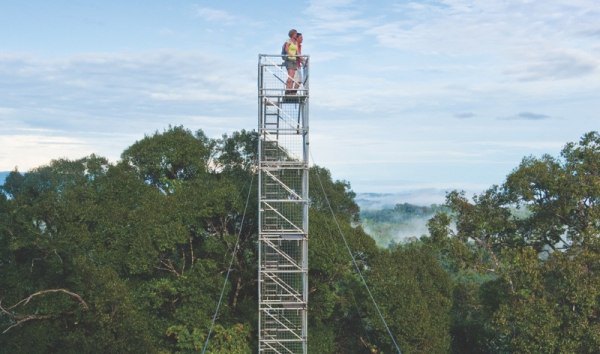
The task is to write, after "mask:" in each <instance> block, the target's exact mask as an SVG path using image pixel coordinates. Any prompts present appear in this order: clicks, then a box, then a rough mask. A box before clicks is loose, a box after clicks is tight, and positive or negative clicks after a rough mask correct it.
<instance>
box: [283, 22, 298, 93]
mask: <svg viewBox="0 0 600 354" xmlns="http://www.w3.org/2000/svg"><path fill="white" fill-rule="evenodd" d="M297 35H298V31H296V30H295V29H291V30H290V31H289V32H288V36H289V37H290V39H289V40H288V41H287V42H285V44H284V52H285V53H286V57H285V68H286V69H287V74H288V77H287V81H286V82H285V94H286V95H290V94H292V93H293V89H294V77H295V76H296V70H297V69H298V63H297V59H298V57H297V55H298V44H297V43H296V36H297Z"/></svg>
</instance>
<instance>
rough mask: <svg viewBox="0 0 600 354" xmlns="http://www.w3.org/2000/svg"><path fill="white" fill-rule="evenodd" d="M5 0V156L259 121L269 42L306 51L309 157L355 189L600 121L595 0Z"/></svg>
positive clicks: (498, 173)
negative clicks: (293, 32) (300, 41)
mask: <svg viewBox="0 0 600 354" xmlns="http://www.w3.org/2000/svg"><path fill="white" fill-rule="evenodd" d="M290 4H292V3H291V2H289V1H286V2H283V1H277V2H275V1H247V0H244V1H167V0H160V1H159V0H153V1H150V0H144V1H142V0H130V1H117V0H114V1H108V0H103V1H100V0H96V1H89V0H85V1H84V0H55V1H45V0H35V1H34V0H29V1H28V0H18V1H17V0H3V1H1V2H0V25H1V28H2V30H1V31H0V171H7V170H12V169H14V168H15V167H18V168H19V170H21V171H26V170H28V169H30V168H33V167H36V166H39V165H42V164H46V163H48V162H49V161H50V160H51V159H56V158H62V157H67V158H79V157H82V156H85V155H88V154H91V153H96V154H98V155H101V156H105V157H108V158H109V159H111V161H116V160H118V158H119V156H120V154H121V152H122V151H123V150H124V149H125V148H126V147H128V146H130V145H131V144H132V143H134V142H135V141H136V140H139V139H141V138H143V137H144V135H145V134H152V133H153V132H155V131H157V130H159V131H162V130H163V129H165V128H167V127H168V126H169V125H183V126H185V127H186V128H189V129H191V130H196V129H202V130H204V131H205V132H206V133H207V134H208V135H209V136H211V137H219V136H220V135H221V134H223V133H230V132H233V131H236V130H241V129H247V130H248V129H250V130H251V129H256V124H257V116H256V115H257V107H256V105H257V101H258V100H257V89H256V72H257V69H256V66H257V57H258V54H259V53H273V54H276V53H278V52H279V51H280V48H281V44H282V43H283V41H284V40H285V39H286V36H287V31H288V30H289V29H290V28H292V27H293V28H297V29H298V30H300V31H301V32H303V33H304V37H305V42H304V50H303V51H304V53H305V54H309V55H311V63H312V67H311V111H310V113H311V116H310V120H311V125H310V128H311V132H310V133H311V148H312V154H313V156H314V159H315V161H314V162H315V163H317V164H319V165H321V166H325V167H328V168H329V169H331V171H332V173H333V176H334V177H335V178H337V179H345V180H348V181H350V182H351V184H352V187H353V189H354V190H355V191H358V192H405V191H410V190H428V189H434V190H444V189H448V188H460V189H466V190H473V191H476V190H482V189H485V188H487V187H489V186H490V185H492V184H498V183H501V182H502V181H503V178H504V176H505V175H506V174H507V173H509V172H510V171H511V170H512V169H513V168H515V167H516V166H517V165H518V163H519V162H520V160H521V158H522V157H523V156H526V155H536V156H539V155H541V154H544V153H549V154H551V155H555V156H556V155H558V153H559V151H560V149H561V147H562V146H563V145H564V144H565V143H566V142H569V141H577V140H578V139H579V137H581V135H582V134H583V133H585V132H587V131H590V130H598V129H599V128H600V21H599V19H600V2H599V1H598V0H565V1H555V0H546V1H533V0H532V1H516V0H513V1H511V0H508V1H507V0H502V1H501V0H488V1H477V0H441V1H435V0H431V1H370V0H365V1H353V0H325V1H324V0H319V1H317V0H315V1H296V2H293V4H294V7H290Z"/></svg>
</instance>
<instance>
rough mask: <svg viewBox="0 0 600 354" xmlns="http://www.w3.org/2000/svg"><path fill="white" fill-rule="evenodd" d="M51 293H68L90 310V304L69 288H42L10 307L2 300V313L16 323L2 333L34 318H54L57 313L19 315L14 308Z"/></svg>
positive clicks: (0, 304)
mask: <svg viewBox="0 0 600 354" xmlns="http://www.w3.org/2000/svg"><path fill="white" fill-rule="evenodd" d="M50 293H63V294H67V295H69V296H70V297H72V298H74V299H75V300H77V302H79V305H80V306H81V307H83V309H84V310H89V306H88V304H87V303H86V302H85V301H84V300H83V298H82V297H81V296H80V295H79V294H76V293H74V292H72V291H69V290H67V289H47V290H41V291H38V292H35V293H33V294H31V295H29V296H27V297H26V298H24V299H22V300H20V301H19V302H17V303H16V304H14V305H12V306H9V307H4V306H3V305H2V301H1V300H0V311H2V313H3V314H4V315H6V316H7V317H9V318H10V319H11V320H12V321H13V322H14V323H13V324H12V325H10V326H9V327H7V328H6V329H5V330H4V331H3V332H2V334H5V333H7V332H8V331H10V330H11V329H13V328H14V327H18V326H20V325H22V324H23V323H25V322H29V321H32V320H44V319H48V318H52V317H54V316H56V315H35V314H34V315H19V314H17V313H15V312H14V311H13V310H14V309H15V308H17V307H19V306H25V305H27V304H28V303H29V302H30V301H31V300H32V299H33V298H34V297H36V296H40V295H45V294H50Z"/></svg>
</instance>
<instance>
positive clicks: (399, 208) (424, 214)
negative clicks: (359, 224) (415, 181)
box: [360, 203, 449, 223]
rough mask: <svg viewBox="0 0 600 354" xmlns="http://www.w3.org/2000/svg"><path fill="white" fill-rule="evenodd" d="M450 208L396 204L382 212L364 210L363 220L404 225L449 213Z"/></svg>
mask: <svg viewBox="0 0 600 354" xmlns="http://www.w3.org/2000/svg"><path fill="white" fill-rule="evenodd" d="M448 211H449V208H448V207H446V206H444V205H436V204H432V205H430V206H418V205H414V204H409V203H401V204H396V205H395V206H394V207H393V208H384V209H380V210H362V211H361V212H360V217H361V219H364V220H369V221H372V222H378V223H382V222H386V223H404V222H406V221H409V220H411V219H423V218H428V217H431V216H433V215H434V214H436V213H438V212H448Z"/></svg>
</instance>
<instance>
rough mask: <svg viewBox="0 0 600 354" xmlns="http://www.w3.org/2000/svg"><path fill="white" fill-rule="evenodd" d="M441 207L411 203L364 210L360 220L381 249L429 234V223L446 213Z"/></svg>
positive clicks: (444, 208)
mask: <svg viewBox="0 0 600 354" xmlns="http://www.w3.org/2000/svg"><path fill="white" fill-rule="evenodd" d="M445 210H446V207H444V206H440V205H435V204H434V205H431V206H418V205H414V204H409V203H402V204H396V205H395V206H394V207H391V208H382V209H377V210H375V209H370V210H362V211H361V213H360V218H361V221H362V226H363V228H364V230H365V231H366V232H367V233H368V234H369V235H370V236H371V237H372V238H373V239H374V240H375V242H376V243H377V245H379V246H380V247H388V246H389V245H390V244H394V243H402V242H405V241H407V240H410V239H412V238H419V237H421V236H423V235H427V234H428V229H427V221H428V220H429V219H431V217H433V216H434V215H435V214H436V213H437V212H439V211H445Z"/></svg>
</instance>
